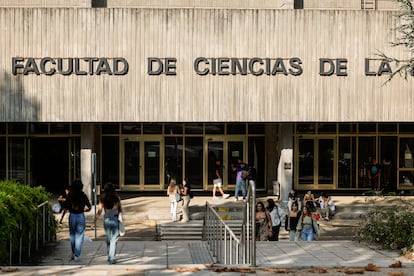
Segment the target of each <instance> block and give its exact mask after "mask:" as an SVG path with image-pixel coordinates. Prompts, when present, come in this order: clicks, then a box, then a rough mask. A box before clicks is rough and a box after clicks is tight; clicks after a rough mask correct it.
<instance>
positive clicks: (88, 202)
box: [83, 193, 92, 212]
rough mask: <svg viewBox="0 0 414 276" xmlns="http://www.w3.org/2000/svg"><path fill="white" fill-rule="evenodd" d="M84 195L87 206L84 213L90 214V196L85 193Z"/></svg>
mask: <svg viewBox="0 0 414 276" xmlns="http://www.w3.org/2000/svg"><path fill="white" fill-rule="evenodd" d="M83 195H84V197H85V205H86V208H85V210H84V212H89V211H90V210H91V209H92V205H91V202H90V201H89V199H88V196H87V195H86V194H85V193H84V194H83Z"/></svg>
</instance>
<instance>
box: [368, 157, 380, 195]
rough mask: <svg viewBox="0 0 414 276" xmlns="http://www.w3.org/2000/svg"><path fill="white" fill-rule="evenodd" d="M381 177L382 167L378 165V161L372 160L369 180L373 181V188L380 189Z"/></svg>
mask: <svg viewBox="0 0 414 276" xmlns="http://www.w3.org/2000/svg"><path fill="white" fill-rule="evenodd" d="M380 175H381V166H380V165H379V164H378V162H377V159H375V158H374V159H372V163H371V165H370V166H369V169H368V178H369V179H370V180H371V188H372V189H373V190H376V191H377V190H378V188H379V177H380Z"/></svg>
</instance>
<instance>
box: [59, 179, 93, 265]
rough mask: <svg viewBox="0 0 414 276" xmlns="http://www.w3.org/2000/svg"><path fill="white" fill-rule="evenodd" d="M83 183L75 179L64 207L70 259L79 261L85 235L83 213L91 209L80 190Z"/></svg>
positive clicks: (86, 198)
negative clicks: (66, 213) (67, 226)
mask: <svg viewBox="0 0 414 276" xmlns="http://www.w3.org/2000/svg"><path fill="white" fill-rule="evenodd" d="M82 189H83V183H82V181H80V180H75V181H74V182H73V183H72V185H71V187H70V191H69V194H68V197H67V199H66V200H65V203H64V206H65V209H66V210H68V211H69V213H70V214H69V239H70V245H71V248H72V260H74V261H75V262H78V261H79V256H80V254H81V251H82V244H83V239H84V237H85V228H86V224H85V214H84V212H89V211H90V210H91V203H90V202H89V199H88V197H87V196H86V194H85V193H84V192H83V191H82Z"/></svg>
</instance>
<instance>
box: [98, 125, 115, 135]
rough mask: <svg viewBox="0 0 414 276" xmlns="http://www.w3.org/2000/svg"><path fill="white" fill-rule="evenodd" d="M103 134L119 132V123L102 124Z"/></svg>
mask: <svg viewBox="0 0 414 276" xmlns="http://www.w3.org/2000/svg"><path fill="white" fill-rule="evenodd" d="M102 134H119V124H102Z"/></svg>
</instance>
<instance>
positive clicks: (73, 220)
mask: <svg viewBox="0 0 414 276" xmlns="http://www.w3.org/2000/svg"><path fill="white" fill-rule="evenodd" d="M75 216H76V215H75V214H72V213H70V214H69V240H70V247H71V249H72V257H73V256H74V255H75V233H76V218H75Z"/></svg>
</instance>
